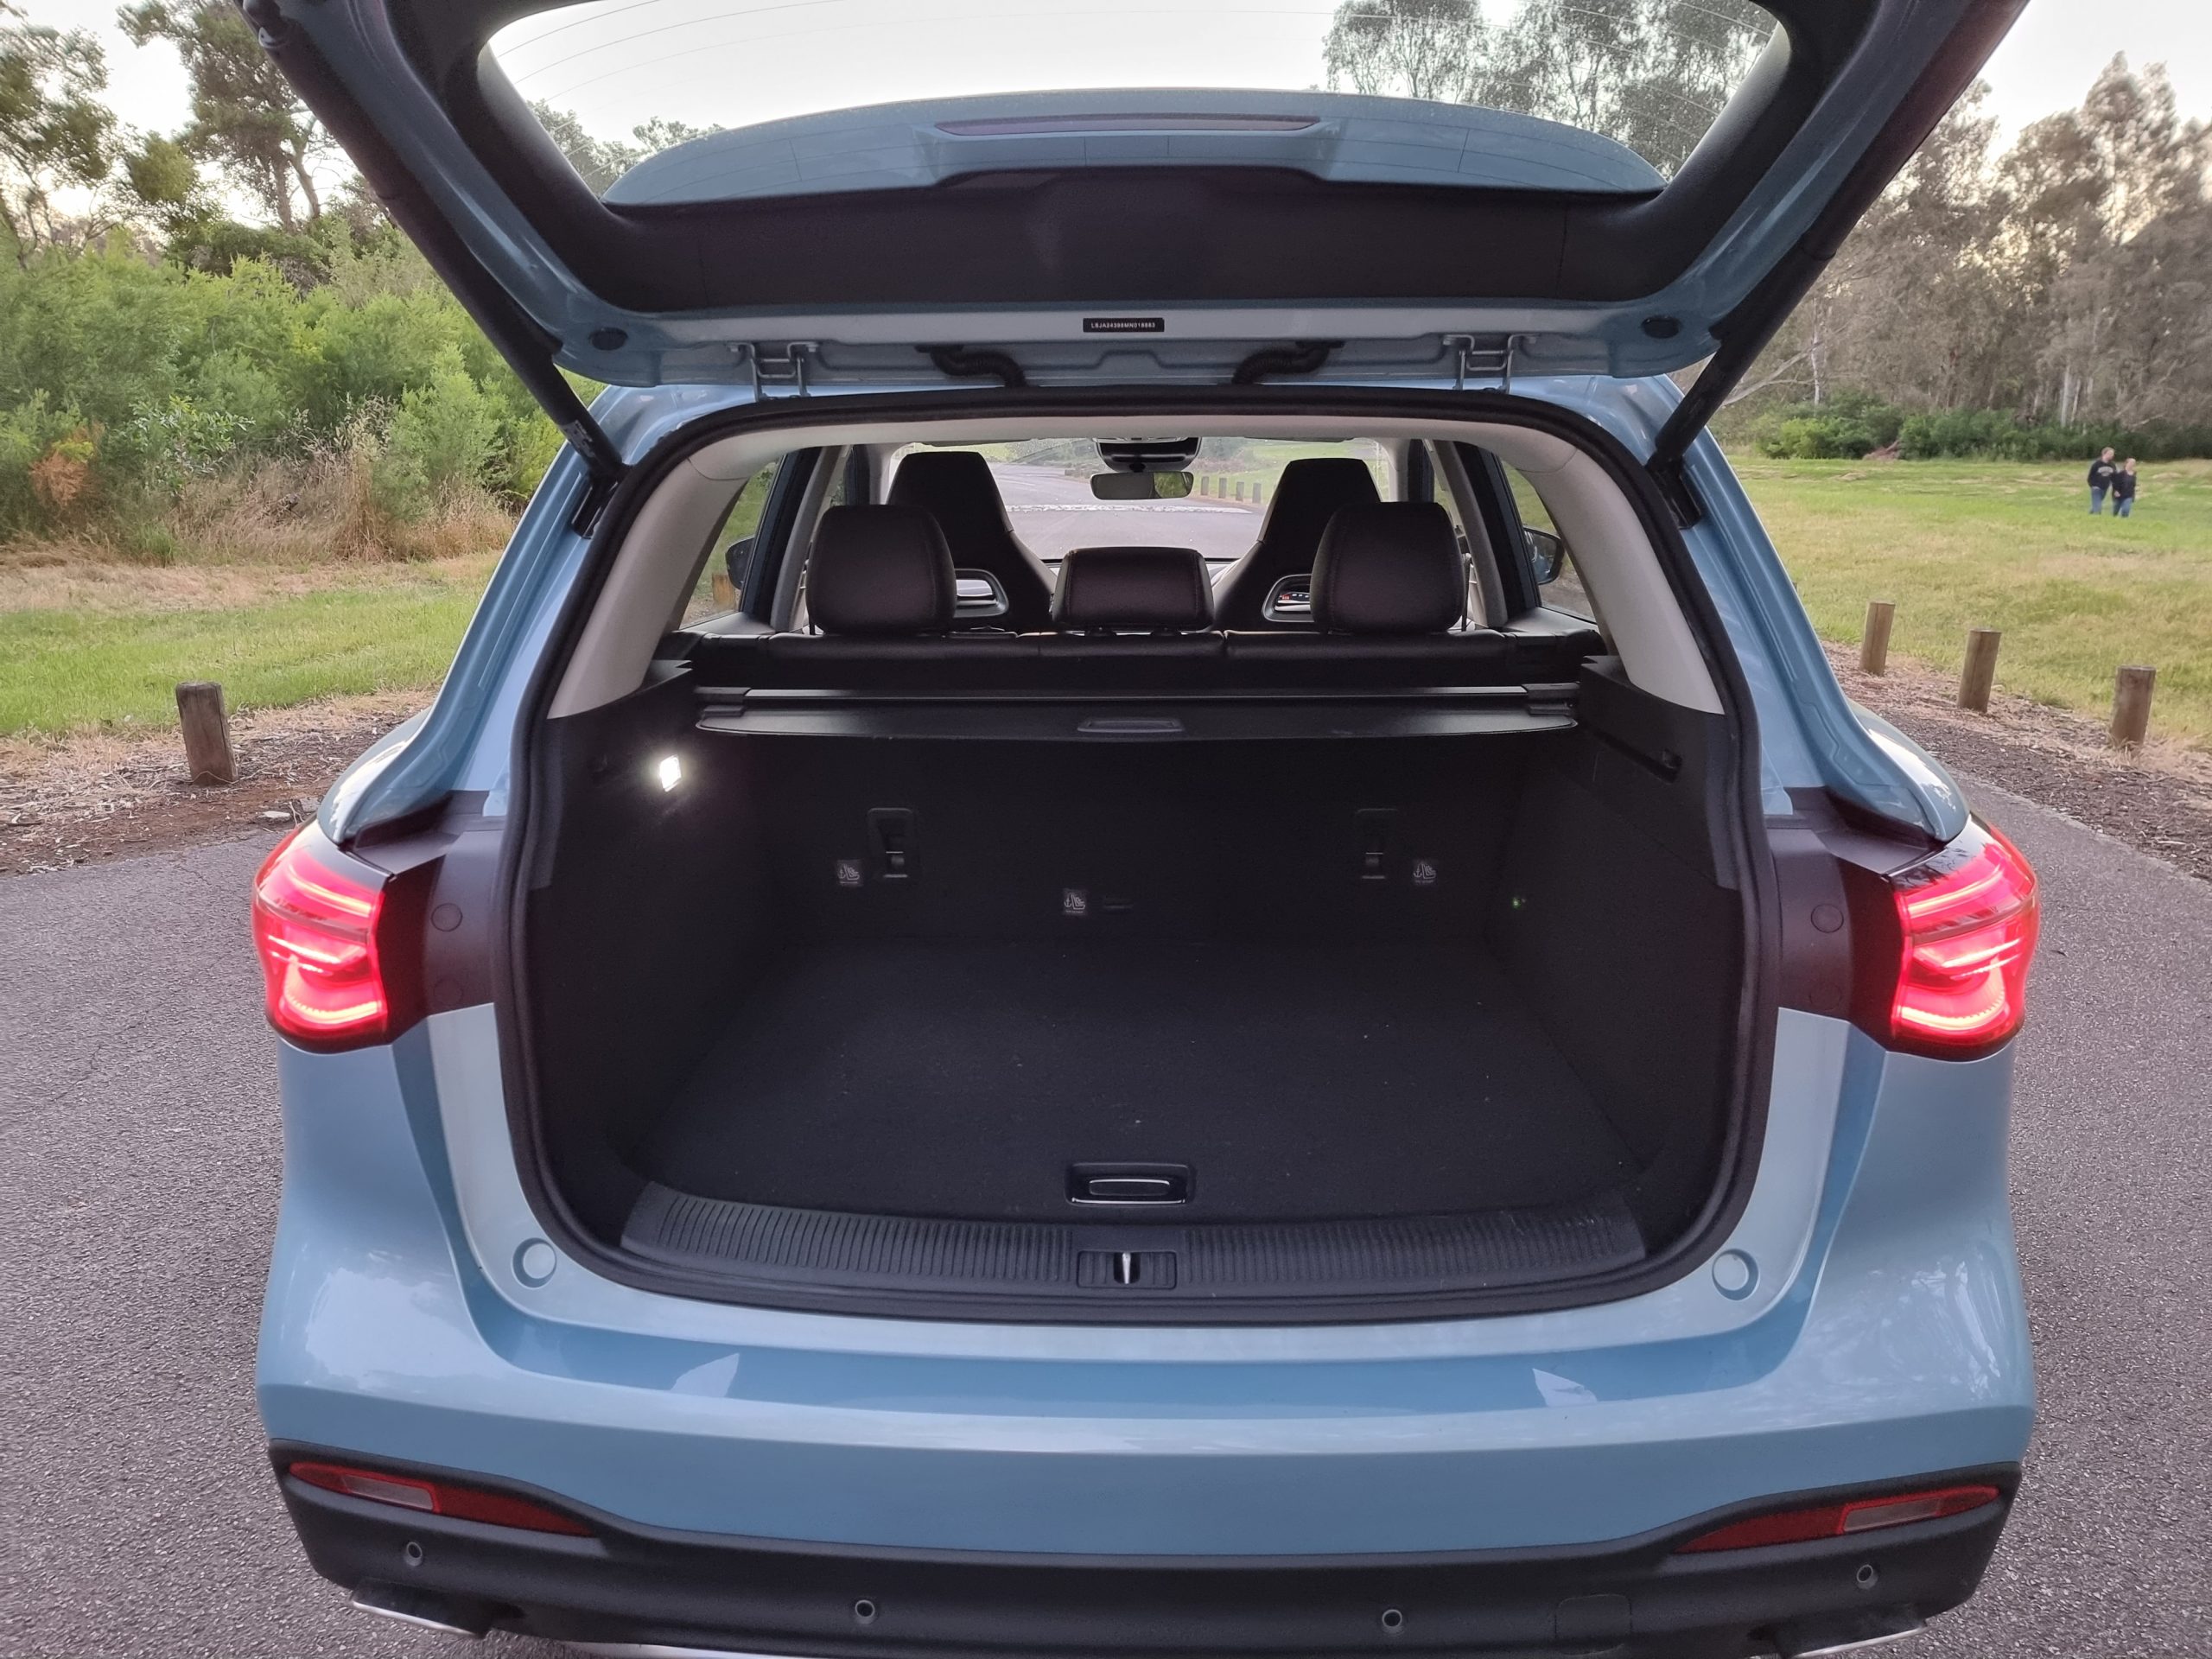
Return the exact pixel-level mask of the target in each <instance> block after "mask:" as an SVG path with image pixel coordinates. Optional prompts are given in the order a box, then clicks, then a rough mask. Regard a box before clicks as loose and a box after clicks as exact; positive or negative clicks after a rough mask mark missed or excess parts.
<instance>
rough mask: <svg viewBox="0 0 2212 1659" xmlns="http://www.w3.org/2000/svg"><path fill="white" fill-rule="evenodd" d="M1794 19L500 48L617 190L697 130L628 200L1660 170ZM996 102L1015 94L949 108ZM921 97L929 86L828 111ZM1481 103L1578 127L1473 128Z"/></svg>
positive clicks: (1353, 0) (1647, 10)
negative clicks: (1175, 173)
mask: <svg viewBox="0 0 2212 1659" xmlns="http://www.w3.org/2000/svg"><path fill="white" fill-rule="evenodd" d="M1774 29H1775V24H1774V20H1773V18H1772V17H1771V16H1770V15H1769V14H1768V13H1766V12H1765V11H1764V10H1760V9H1759V8H1758V6H1756V5H1753V4H1751V3H1749V0H1341V3H1330V0H1287V3H1283V4H1278V5H1270V6H1267V7H1263V8H1254V7H1252V6H1249V4H1245V3H1243V0H1199V3H1190V4H1182V5H1170V6H1160V7H1152V8H1140V9H1138V10H1135V11H1132V10H1130V8H1129V7H1128V6H1126V5H1116V4H1109V3H1102V0H1037V3H1033V4H1022V5H1018V6H1007V5H982V4H978V3H976V0H805V3H793V0H591V3H587V4H581V5H569V6H557V7H553V8H550V9H547V10H539V11H536V12H533V13H532V14H531V15H530V16H526V17H524V18H522V19H519V20H518V21H517V22H512V23H510V24H509V25H507V27H505V29H501V30H500V31H499V33H498V34H497V35H494V36H493V40H492V42H491V51H492V54H493V57H494V58H495V59H496V60H497V61H498V63H499V67H500V68H501V69H502V70H503V71H504V72H505V74H506V75H507V77H508V79H510V80H512V82H513V83H514V85H515V86H516V88H517V89H518V91H519V92H521V94H522V96H523V97H524V99H527V100H529V101H530V103H531V105H532V106H533V108H535V109H536V110H537V114H538V117H539V119H540V120H541V121H543V123H544V124H545V126H546V129H547V130H548V131H549V132H550V134H551V135H552V137H553V138H554V140H555V142H556V143H558V144H559V145H560V146H561V148H562V149H563V150H564V151H566V152H567V154H568V155H569V158H570V160H571V161H572V162H575V165H576V168H577V170H578V172H579V173H581V174H582V175H583V177H584V179H585V180H586V181H587V182H588V183H589V184H590V185H591V186H592V187H593V188H594V189H598V190H601V191H607V190H609V189H610V188H613V187H614V186H615V185H616V181H618V180H620V179H622V178H623V176H624V175H626V174H627V173H628V172H629V171H630V169H632V168H635V167H637V166H639V163H641V162H646V161H647V160H648V159H649V158H652V157H653V156H657V155H660V154H661V153H662V152H665V151H670V150H671V149H677V148H678V147H682V149H683V154H682V155H681V156H677V157H674V158H666V157H664V160H663V161H662V162H657V163H656V164H655V165H654V167H652V168H647V169H645V171H644V172H642V173H640V174H639V176H638V179H637V180H636V181H633V182H632V184H630V185H627V186H625V187H624V188H622V189H618V190H616V191H615V195H616V197H617V199H620V200H660V201H678V200H711V199H715V198H717V197H730V196H739V195H763V194H796V193H802V192H816V191H823V190H836V189H841V188H842V189H850V188H880V187H883V186H887V185H898V184H902V183H904V184H912V185H924V184H928V183H931V182H934V181H937V180H938V179H940V178H943V177H944V176H947V175H948V171H947V169H948V168H950V169H952V170H960V169H962V168H967V167H969V166H982V165H988V164H991V163H992V162H994V159H995V161H996V164H1000V165H1005V164H1008V163H1009V162H1011V161H1012V160H1014V159H1018V158H1020V157H1027V158H1029V159H1030V160H1031V161H1032V162H1033V164H1045V165H1050V164H1053V163H1054V162H1063V163H1066V162H1139V163H1169V162H1202V161H1208V160H1213V161H1232V162H1233V161H1270V160H1272V161H1277V162H1281V164H1286V165H1292V166H1298V167H1303V168H1307V169H1308V170H1312V171H1315V172H1318V173H1320V174H1322V175H1324V176H1332V177H1341V178H1351V179H1361V178H1370V177H1372V178H1394V179H1395V178H1409V177H1414V176H1426V174H1425V173H1424V171H1423V169H1428V170H1432V171H1434V172H1435V173H1436V175H1437V176H1438V177H1440V178H1441V179H1443V180H1444V181H1450V178H1451V176H1452V171H1453V169H1454V168H1458V169H1459V173H1460V174H1461V175H1464V177H1463V181H1465V182H1469V183H1482V184H1486V185H1493V186H1494V185H1499V184H1504V185H1522V186H1529V187H1541V186H1549V187H1552V188H1580V189H1637V188H1650V187H1651V186H1652V185H1656V182H1657V181H1658V180H1659V179H1660V178H1662V177H1663V176H1667V175H1672V174H1673V172H1674V171H1675V169H1676V168H1679V167H1680V165H1681V162H1682V160H1683V159H1684V157H1686V156H1688V154H1689V152H1690V150H1691V149H1693V148H1694V147H1695V145H1696V143H1697V141H1698V140H1699V139H1700V138H1701V137H1703V136H1704V135H1705V133H1706V131H1707V129H1708V128H1709V127H1711V125H1712V124H1713V119H1714V118H1715V117H1716V116H1717V115H1718V113H1719V111H1720V109H1721V107H1722V105H1725V104H1726V102H1727V100H1728V98H1729V97H1730V95H1731V94H1732V92H1734V91H1735V90H1736V89H1737V87H1738V86H1740V85H1741V84H1742V83H1743V80H1744V78H1745V75H1746V74H1747V73H1749V70H1750V67H1751V63H1752V61H1753V60H1755V59H1756V58H1757V57H1758V54H1759V53H1760V51H1761V50H1762V49H1763V48H1764V46H1765V45H1766V43H1767V41H1768V40H1769V39H1770V36H1771V35H1772V34H1773V32H1774ZM1147 93H1162V94H1166V93H1172V94H1173V96H1172V97H1164V98H1163V97H1152V96H1147ZM1098 94H1115V95H1119V96H1120V101H1119V102H1118V103H1117V102H1116V98H1115V97H1112V96H1109V97H1106V98H1104V99H1101V98H1100V97H1099V96H1097V95H1098ZM956 99H996V100H1000V101H999V102H997V103H992V104H987V105H982V106H980V107H968V108H959V107H955V108H952V109H949V110H948V109H939V108H935V107H932V106H936V105H942V104H944V102H945V101H946V100H956ZM1009 99H1011V100H1014V101H1013V102H1011V103H1009V102H1006V101H1005V100H1009ZM1371 100H1390V101H1389V102H1388V103H1375V102H1371ZM882 105H923V106H925V107H924V108H923V109H920V110H911V109H910V110H903V111H901V110H890V111H882V110H879V111H876V118H871V119H851V118H830V117H831V116H832V114H833V112H849V111H862V110H868V109H870V108H872V107H874V106H882ZM1477 110H1487V111H1502V112H1504V114H1505V115H1506V116H1509V117H1518V118H1535V119H1536V120H1539V121H1542V122H1548V123H1558V124H1560V127H1559V128H1558V129H1549V130H1548V129H1541V128H1536V127H1533V126H1530V127H1528V128H1526V129H1525V130H1522V129H1510V128H1509V129H1507V130H1504V131H1503V132H1498V131H1497V130H1496V129H1495V124H1493V127H1492V136H1493V137H1494V138H1495V139H1496V142H1491V143H1484V144H1475V145H1470V144H1469V143H1467V142H1466V141H1465V136H1464V135H1465V132H1466V131H1467V130H1468V119H1467V113H1466V112H1468V111H1477ZM1070 111H1079V112H1080V113H1079V114H1075V115H1071V113H1070ZM763 124H784V125H781V126H768V127H766V128H765V129H763ZM756 129H760V130H756ZM725 133H727V134H728V135H730V136H728V137H720V138H717V137H715V135H721V134H725ZM1583 135H1587V137H1586V138H1584V137H1582V136H1583ZM702 141H703V142H702ZM963 158H964V159H963ZM978 158H980V159H978ZM1624 163H1625V164H1624ZM1501 169H1503V171H1501Z"/></svg>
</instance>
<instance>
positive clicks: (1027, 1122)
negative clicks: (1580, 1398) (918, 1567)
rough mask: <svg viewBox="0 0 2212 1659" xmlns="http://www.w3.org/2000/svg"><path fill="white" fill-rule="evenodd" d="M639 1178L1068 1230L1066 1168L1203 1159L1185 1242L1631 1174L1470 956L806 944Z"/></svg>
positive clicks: (661, 1137) (1563, 1064)
mask: <svg viewBox="0 0 2212 1659" xmlns="http://www.w3.org/2000/svg"><path fill="white" fill-rule="evenodd" d="M634 1161H635V1162H636V1165H637V1166H638V1168H639V1171H640V1173H644V1174H645V1175H647V1176H648V1177H650V1178H652V1179H654V1180H655V1181H657V1182H658V1183H660V1184H662V1185H664V1186H665V1187H668V1188H671V1189H674V1191H675V1192H676V1193H681V1194H696V1195H699V1196H702V1197H704V1198H721V1199H738V1200H743V1201H746V1202H747V1203H749V1204H753V1205H771V1206H788V1207H791V1208H796V1209H804V1210H809V1211H845V1212H849V1213H859V1214H863V1215H870V1216H885V1217H950V1218H966V1219H973V1220H1029V1221H1060V1222H1067V1221H1073V1220H1079V1219H1083V1218H1084V1217H1083V1215H1082V1213H1081V1212H1080V1211H1078V1210H1077V1206H1074V1205H1071V1204H1070V1203H1069V1201H1068V1198H1067V1190H1066V1181H1067V1170H1068V1166H1070V1165H1071V1164H1072V1163H1076V1162H1113V1161H1129V1162H1155V1163H1171V1164H1185V1165H1188V1166H1191V1168H1192V1171H1193V1172H1194V1183H1193V1192H1192V1201H1191V1202H1190V1203H1189V1204H1187V1205H1180V1206H1176V1207H1175V1208H1174V1210H1173V1213H1172V1215H1171V1214H1170V1213H1167V1212H1166V1210H1165V1209H1164V1208H1163V1210H1162V1211H1161V1212H1160V1214H1159V1215H1158V1217H1157V1218H1158V1220H1159V1221H1160V1222H1161V1223H1163V1224H1166V1223H1170V1222H1172V1223H1173V1224H1194V1223H1205V1222H1214V1221H1274V1220H1282V1221H1293V1220H1314V1219H1319V1218H1328V1217H1344V1218H1352V1217H1422V1216H1440V1215H1452V1214H1465V1213H1467V1212H1469V1211H1489V1210H1497V1209H1522V1208H1528V1207H1532V1206H1546V1205H1562V1204H1573V1203H1575V1202H1577V1201H1580V1200H1582V1199H1585V1198H1590V1197H1592V1195H1595V1194H1599V1193H1601V1192H1605V1191H1606V1190H1607V1189H1609V1188H1612V1187H1615V1186H1618V1185H1620V1184H1621V1183H1623V1182H1624V1180H1625V1179H1627V1178H1628V1177H1629V1176H1630V1175H1631V1174H1632V1173H1633V1170H1632V1167H1631V1165H1630V1160H1629V1157H1628V1154H1627V1152H1626V1149H1625V1148H1624V1146H1623V1144H1622V1142H1621V1141H1620V1140H1619V1138H1618V1136H1617V1135H1615V1134H1614V1132H1613V1130H1612V1128H1611V1126H1610V1124H1609V1123H1608V1122H1607V1121H1606V1120H1605V1116H1604V1115H1603V1114H1602V1113H1601V1112H1600V1111H1599V1109H1598V1107H1597V1105H1596V1104H1595V1103H1594V1102H1593V1101H1592V1098H1591V1096H1590V1094H1589V1092H1588V1090H1586V1089H1585V1088H1584V1086H1583V1084H1582V1083H1581V1081H1580V1078H1578V1077H1577V1076H1576V1075H1575V1073H1574V1071H1573V1068H1572V1067H1571V1066H1569V1065H1568V1064H1567V1060H1566V1058H1564V1057H1563V1056H1562V1055H1560V1053H1559V1052H1557V1051H1556V1050H1555V1049H1554V1048H1553V1047H1552V1046H1551V1045H1550V1042H1549V1040H1548V1038H1547V1037H1546V1036H1545V1034H1544V1033H1543V1031H1542V1029H1541V1027H1540V1026H1539V1025H1538V1023H1537V1021H1536V1020H1535V1017H1534V1015H1533V1014H1532V1013H1531V1012H1530V1011H1529V1009H1528V1007H1526V1006H1525V1005H1523V1004H1522V1001H1520V1000H1519V999H1518V997H1517V996H1516V994H1515V993H1514V991H1513V989H1512V988H1511V987H1510V983H1509V982H1508V981H1507V979H1506V977H1505V976H1504V975H1503V973H1502V972H1501V970H1500V969H1498V968H1497V965H1496V964H1494V963H1491V961H1489V960H1488V959H1487V958H1486V957H1484V956H1482V955H1480V954H1478V953H1477V952H1475V951H1472V950H1467V949H1464V948H1451V949H1446V948H1441V947H1437V946H1428V945H1419V946H1416V945H1406V944H1385V945H1312V946H1285V945H1281V944H1223V943H1189V944H1185V943H1160V942H1154V941H1135V940H1122V941H1111V940H1108V941H1101V940H1071V941H1069V942H1066V943H1058V942H1050V943H1047V942H1025V943H989V942H985V943H969V942H942V941H938V942H918V941H892V942H872V943H867V944H823V945H813V946H806V947H802V948H796V949H792V950H786V951H785V953H783V954H782V955H781V956H779V957H777V958H776V959H775V960H773V961H772V962H771V963H768V964H766V967H765V969H764V971H763V973H762V974H761V975H760V977H759V978H757V979H756V980H755V981H754V982H753V985H752V986H751V987H750V988H749V989H748V991H747V995H745V996H743V997H742V998H741V999H739V1000H737V1001H735V1002H734V1005H733V1007H731V1009H730V1023H729V1027H728V1031H727V1032H726V1033H724V1034H723V1035H722V1036H721V1039H719V1040H718V1041H717V1042H716V1043H715V1046H713V1048H712V1049H711V1050H710V1051H709V1053H708V1055H707V1057H706V1058H705V1059H704V1061H703V1062H702V1064H701V1065H700V1066H699V1067H698V1069H697V1070H696V1072H695V1073H694V1074H693V1076H692V1077H691V1078H690V1081H689V1083H688V1084H686V1085H685V1087H684V1088H683V1090H682V1091H681V1092H680V1093H679V1094H678V1096H677V1098H676V1099H675V1100H674V1101H673V1102H672V1103H671V1106H670V1107H669V1109H667V1111H666V1112H665V1114H664V1116H663V1117H662V1119H661V1121H660V1122H659V1123H658V1125H657V1126H656V1127H655V1128H654V1129H653V1131H652V1133H651V1134H650V1135H648V1136H647V1137H646V1138H645V1142H644V1144H643V1145H641V1146H640V1147H639V1148H638V1149H637V1151H636V1153H635V1155H634ZM1128 1215H1129V1218H1130V1219H1134V1220H1138V1221H1143V1220H1147V1219H1149V1218H1150V1217H1148V1216H1147V1215H1145V1214H1142V1213H1139V1212H1128Z"/></svg>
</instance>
